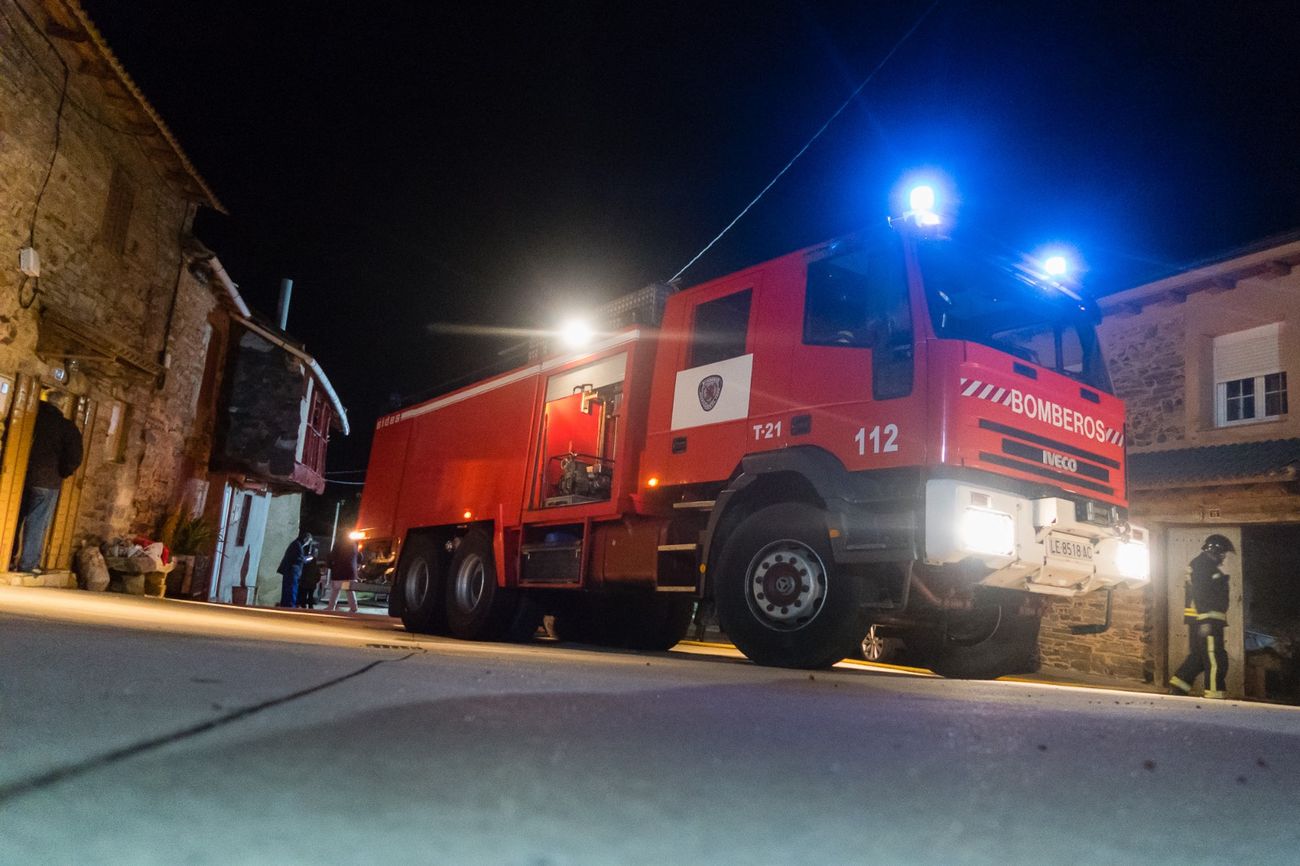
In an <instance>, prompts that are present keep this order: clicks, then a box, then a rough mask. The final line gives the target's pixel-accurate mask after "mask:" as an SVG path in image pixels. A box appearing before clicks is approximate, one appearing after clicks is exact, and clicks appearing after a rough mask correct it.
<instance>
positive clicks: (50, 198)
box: [0, 0, 215, 536]
mask: <svg viewBox="0 0 1300 866" xmlns="http://www.w3.org/2000/svg"><path fill="white" fill-rule="evenodd" d="M0 7H3V11H4V12H5V14H4V15H3V16H0V46H2V48H3V50H0V263H2V266H0V373H4V374H14V373H22V374H26V375H30V376H33V377H35V378H37V379H39V380H40V381H42V382H43V383H45V384H54V378H53V370H54V369H55V368H56V367H66V368H68V369H69V370H70V371H71V373H70V376H69V378H68V382H67V386H68V388H69V390H71V391H73V392H74V393H76V394H79V395H82V396H84V397H86V398H89V399H90V400H91V401H92V402H93V404H94V406H95V408H96V416H95V421H94V422H93V427H92V429H91V431H89V444H90V448H89V449H88V452H87V457H86V459H87V461H88V463H87V472H86V480H85V484H84V488H83V493H82V497H81V508H80V512H79V514H78V517H77V522H76V529H77V533H78V534H93V535H101V536H109V535H115V534H119V533H126V532H130V531H144V532H146V533H152V532H155V531H156V530H157V529H158V525H159V523H160V522H161V520H162V518H163V517H164V515H165V514H166V512H167V511H168V510H169V509H170V508H171V507H173V505H174V504H175V502H174V500H175V497H176V495H177V491H178V489H179V488H180V487H182V486H183V484H184V480H185V478H186V477H188V476H189V475H192V474H194V473H193V470H192V468H191V467H190V465H189V463H191V462H195V461H197V462H202V461H204V460H206V450H205V449H206V446H205V445H204V442H203V439H204V437H203V435H201V434H199V435H197V437H196V434H195V431H193V430H192V421H193V418H194V414H195V406H194V403H195V400H196V396H197V388H198V384H199V378H200V377H201V374H202V370H203V355H204V352H205V351H206V317H207V315H208V312H209V311H210V310H211V309H212V308H213V306H214V304H215V298H214V296H213V293H212V292H211V291H210V290H209V288H208V287H207V285H206V284H205V283H204V282H203V281H202V280H200V279H198V278H196V277H195V276H194V275H192V274H190V273H189V271H188V269H187V268H186V267H185V266H184V256H183V250H182V244H183V239H184V238H185V236H186V235H187V234H188V232H189V228H190V225H191V223H192V220H193V215H194V209H195V204H194V203H193V202H192V201H190V200H189V198H190V197H189V196H188V195H187V194H186V193H184V192H183V191H182V190H181V189H180V188H179V187H177V186H176V185H174V184H173V183H172V182H170V181H168V180H166V179H165V174H166V172H167V171H168V168H167V167H166V166H165V165H163V164H162V163H161V162H160V160H159V158H158V157H157V156H156V155H153V154H151V153H150V152H149V151H148V150H147V149H146V146H147V145H148V144H157V143H161V139H158V138H156V137H151V136H149V135H148V134H147V132H144V131H141V130H140V129H139V128H138V127H130V128H128V121H127V119H126V118H125V117H123V116H122V115H121V114H120V113H119V112H117V111H116V109H115V107H114V106H113V105H112V104H111V103H110V101H109V100H108V99H107V98H106V97H105V95H104V93H103V91H102V89H101V88H100V86H99V84H98V83H97V81H96V79H94V78H93V77H92V76H88V75H83V74H80V73H79V72H78V71H77V68H78V67H77V66H76V65H73V66H72V73H71V75H70V76H69V82H68V93H67V99H66V100H64V104H63V110H62V115H61V118H60V115H59V102H60V95H61V88H62V76H63V71H62V67H61V66H60V64H59V62H58V59H57V58H56V57H55V55H54V54H53V53H52V52H51V50H50V48H49V47H48V46H47V45H46V43H45V41H44V40H43V39H42V37H41V35H40V34H39V33H37V32H35V31H34V30H32V29H31V28H30V27H29V25H28V24H27V22H26V20H25V19H24V17H23V16H22V14H21V13H20V12H19V11H18V10H17V8H16V6H15V5H14V0H0ZM56 127H57V139H58V146H57V151H56V150H55V139H56ZM163 146H164V147H166V145H163ZM51 159H53V168H52V170H51V171H50V173H49V180H48V182H45V176H46V171H47V168H49V167H50V165H51ZM115 174H116V176H117V191H116V200H117V202H118V207H117V209H116V211H115V212H116V213H117V214H118V216H119V217H120V218H122V219H124V231H114V230H109V228H108V226H109V225H110V224H112V223H114V219H112V218H110V217H106V211H107V210H108V209H109V208H110V203H109V199H110V192H109V189H110V185H111V184H112V183H113V178H114V176H115ZM43 185H44V191H43V193H42V186H43ZM122 190H126V196H127V198H129V207H122V204H123V201H124V199H123V193H122ZM38 198H39V209H38V207H37V201H38ZM33 215H35V223H34V226H35V228H34V234H35V247H36V249H37V250H38V252H39V254H40V258H41V277H40V280H39V283H36V282H34V281H32V280H30V279H25V278H24V277H23V275H22V274H20V273H19V272H18V271H17V270H16V268H14V267H13V263H16V262H17V259H18V250H19V248H21V247H23V246H26V245H27V244H28V239H29V234H30V233H31V232H32V226H33ZM122 219H119V220H118V225H119V226H121V225H122ZM35 288H39V293H38V294H37V295H36V296H35V297H34V299H33V298H32V290H33V289H35ZM20 291H21V293H22V297H21V302H20ZM28 301H31V303H30V306H28V307H26V308H24V303H27V302H28ZM42 310H48V311H53V312H55V313H58V314H59V315H62V316H65V317H68V318H72V319H75V320H77V321H79V322H83V323H85V324H86V325H87V326H88V327H89V328H90V329H92V330H93V332H94V333H96V334H100V335H103V336H104V337H105V338H108V339H111V340H112V341H113V342H115V343H117V344H120V345H123V346H125V347H127V348H128V349H130V350H132V351H133V352H136V353H138V354H139V355H140V356H141V357H142V358H145V359H147V360H149V361H153V362H158V363H161V362H162V360H163V359H164V358H165V357H166V358H169V360H170V369H168V370H167V371H166V372H165V375H164V376H162V377H154V376H152V375H149V374H147V373H143V372H141V371H138V370H134V369H132V368H130V367H128V366H126V365H123V364H121V363H115V362H112V361H95V360H79V361H77V362H76V363H75V365H74V364H71V363H69V364H65V363H64V358H63V356H64V355H65V354H77V352H74V351H73V350H72V349H70V348H69V349H51V346H50V343H49V340H50V337H51V333H45V334H42V333H41V332H42V329H49V328H50V326H49V324H48V322H43V319H42ZM169 314H170V315H171V321H170V329H169V327H168V320H169ZM38 337H39V338H40V339H41V341H42V342H41V346H42V350H43V352H44V356H41V355H38V354H37V346H38ZM83 354H84V353H83ZM74 366H75V369H72V368H73V367H74ZM196 371H197V374H196ZM114 403H120V404H121V406H122V407H129V413H127V414H128V417H126V418H125V420H126V427H125V434H126V435H125V439H124V440H123V442H122V443H121V444H120V445H119V444H118V443H117V436H118V434H117V433H116V431H114V432H113V433H111V434H110V430H109V427H110V419H111V418H112V416H113V409H112V407H113V404H114ZM118 417H119V420H121V419H122V415H121V414H119V416H118Z"/></svg>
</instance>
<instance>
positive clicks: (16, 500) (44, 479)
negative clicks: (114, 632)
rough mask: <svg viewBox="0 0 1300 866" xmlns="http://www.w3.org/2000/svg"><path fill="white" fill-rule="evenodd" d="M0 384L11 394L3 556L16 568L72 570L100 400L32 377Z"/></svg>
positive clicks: (2, 497) (6, 417)
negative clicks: (91, 433) (91, 436)
mask: <svg viewBox="0 0 1300 866" xmlns="http://www.w3.org/2000/svg"><path fill="white" fill-rule="evenodd" d="M0 385H5V386H8V390H7V391H6V394H9V395H11V396H12V399H8V400H5V401H3V402H4V403H5V404H6V405H4V406H3V407H2V408H3V409H4V410H5V411H4V412H3V413H2V414H0V418H2V419H3V421H4V430H3V434H4V451H3V456H2V457H0V554H2V555H3V560H0V561H3V563H4V566H5V567H6V568H7V569H8V570H12V571H22V572H32V571H45V572H62V571H66V570H67V569H68V568H69V567H70V565H71V559H72V537H73V531H74V527H75V523H76V514H77V509H78V506H79V505H80V499H81V488H82V484H83V482H84V479H85V474H86V460H85V454H86V452H87V451H88V450H89V448H88V445H89V443H87V442H86V438H87V437H88V436H89V431H90V429H91V427H92V425H93V421H94V403H93V401H91V400H89V399H87V398H85V397H81V396H78V395H75V394H72V393H70V392H68V391H66V390H64V389H62V388H60V387H45V388H42V387H41V386H40V385H39V383H37V382H36V381H35V380H34V379H32V378H30V377H24V376H19V377H16V379H14V380H9V379H7V378H6V379H5V380H4V381H3V382H0Z"/></svg>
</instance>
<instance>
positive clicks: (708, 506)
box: [673, 499, 715, 511]
mask: <svg viewBox="0 0 1300 866" xmlns="http://www.w3.org/2000/svg"><path fill="white" fill-rule="evenodd" d="M714 501H715V500H712V499H696V500H693V501H691V502H674V503H673V508H679V509H689V510H692V511H712V510H713V504H714Z"/></svg>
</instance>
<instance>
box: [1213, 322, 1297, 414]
mask: <svg viewBox="0 0 1300 866" xmlns="http://www.w3.org/2000/svg"><path fill="white" fill-rule="evenodd" d="M1212 351H1213V358H1212V361H1213V367H1214V425H1215V426H1216V427H1240V426H1242V425H1246V424H1259V423H1262V422H1266V421H1275V420H1277V419H1278V418H1281V417H1282V416H1281V415H1266V414H1264V412H1265V408H1264V406H1265V400H1264V379H1265V377H1267V376H1272V375H1275V374H1278V373H1285V372H1286V371H1285V370H1283V369H1282V361H1281V322H1273V323H1271V324H1268V325H1260V326H1259V327H1256V328H1248V329H1246V330H1243V331H1235V332H1233V333H1230V334H1223V335H1221V336H1218V337H1215V338H1214V342H1213V347H1212ZM1288 378H1289V377H1288ZM1243 381H1250V382H1252V383H1253V385H1254V414H1253V415H1251V416H1249V417H1245V418H1238V419H1236V420H1233V421H1229V420H1228V385H1229V384H1230V383H1232V382H1243ZM1288 402H1290V401H1289V400H1288Z"/></svg>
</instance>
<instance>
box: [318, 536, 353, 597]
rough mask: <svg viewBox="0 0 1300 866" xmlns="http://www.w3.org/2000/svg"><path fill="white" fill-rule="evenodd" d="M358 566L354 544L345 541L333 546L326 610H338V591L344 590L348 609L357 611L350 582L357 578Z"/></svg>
mask: <svg viewBox="0 0 1300 866" xmlns="http://www.w3.org/2000/svg"><path fill="white" fill-rule="evenodd" d="M359 567H360V561H359V558H358V555H357V546H356V544H354V543H352V542H351V541H345V542H343V543H341V544H340V545H339V546H338V547H336V548H334V554H333V555H332V556H331V557H330V600H329V604H328V605H326V607H325V609H326V610H338V606H339V593H340V592H346V593H347V594H348V610H350V611H351V612H352V613H356V612H357V593H356V591H355V590H354V589H353V588H352V582H353V581H355V580H356V579H357V569H358V568H359Z"/></svg>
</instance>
